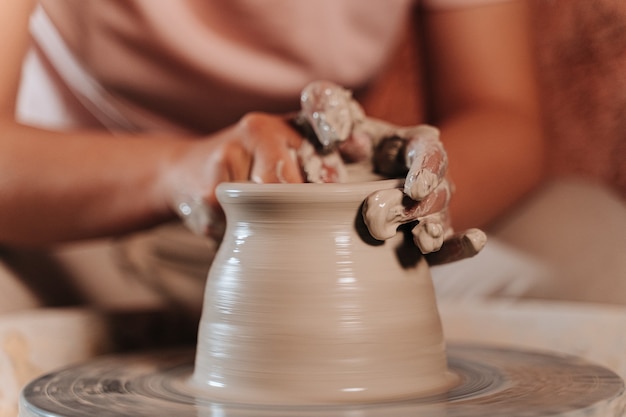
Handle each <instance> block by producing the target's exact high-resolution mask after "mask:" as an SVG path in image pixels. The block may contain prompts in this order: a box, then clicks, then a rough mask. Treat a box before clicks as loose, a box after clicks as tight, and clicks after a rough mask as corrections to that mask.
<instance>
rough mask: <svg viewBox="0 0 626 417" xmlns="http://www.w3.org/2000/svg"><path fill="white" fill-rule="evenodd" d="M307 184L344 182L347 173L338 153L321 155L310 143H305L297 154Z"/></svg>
mask: <svg viewBox="0 0 626 417" xmlns="http://www.w3.org/2000/svg"><path fill="white" fill-rule="evenodd" d="M296 154H297V159H298V163H299V166H300V167H301V169H302V172H303V175H304V178H305V180H306V182H313V183H330V182H344V181H345V180H346V177H347V171H346V168H345V165H344V164H343V160H342V159H341V156H340V155H339V153H338V152H332V153H329V154H325V155H320V154H318V153H317V152H316V150H315V147H314V146H313V145H312V144H311V143H309V142H306V141H305V142H303V143H302V145H301V146H300V148H299V149H298V150H297V152H296Z"/></svg>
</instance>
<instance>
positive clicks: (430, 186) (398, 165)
mask: <svg viewBox="0 0 626 417" xmlns="http://www.w3.org/2000/svg"><path fill="white" fill-rule="evenodd" d="M447 164H448V160H447V155H446V152H445V150H444V148H443V145H442V143H441V141H440V140H439V131H438V130H437V129H435V128H434V127H431V126H427V125H420V126H415V127H412V128H406V129H398V130H397V132H396V133H395V134H394V135H393V136H388V137H386V138H385V139H382V140H381V141H380V142H379V143H378V145H377V146H376V148H375V149H374V165H375V169H376V170H377V171H379V172H380V173H382V174H385V175H387V176H399V175H401V174H403V173H406V178H405V182H404V189H402V190H401V189H387V190H380V191H378V192H376V193H373V194H372V195H370V196H369V197H368V198H367V199H366V201H365V204H364V209H363V215H364V219H365V223H366V224H367V226H368V229H369V231H370V233H371V234H372V236H373V237H374V238H376V239H379V240H386V239H389V238H391V237H393V236H394V235H395V234H396V232H397V229H398V227H399V226H400V225H402V224H407V223H415V225H414V227H413V229H412V234H413V240H414V242H415V244H416V245H417V247H418V248H419V249H420V251H421V252H422V253H423V254H425V255H427V258H428V259H429V262H430V263H431V264H441V263H447V262H452V261H455V260H459V259H464V258H467V257H470V256H473V255H475V254H477V253H478V252H479V251H480V250H481V249H482V248H483V246H484V245H485V242H486V236H485V234H484V233H483V232H482V231H481V230H478V229H470V230H467V231H465V232H463V233H459V234H454V232H453V229H452V226H451V222H450V218H449V212H448V205H449V202H450V197H451V194H452V186H451V184H450V182H449V181H448V180H447V178H446V170H447ZM407 170H408V171H407Z"/></svg>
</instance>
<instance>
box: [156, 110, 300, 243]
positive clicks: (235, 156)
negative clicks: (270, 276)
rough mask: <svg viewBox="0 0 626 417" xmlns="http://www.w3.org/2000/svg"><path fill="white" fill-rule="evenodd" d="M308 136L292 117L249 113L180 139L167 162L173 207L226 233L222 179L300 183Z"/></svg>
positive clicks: (191, 223)
mask: <svg viewBox="0 0 626 417" xmlns="http://www.w3.org/2000/svg"><path fill="white" fill-rule="evenodd" d="M303 142H304V140H303V138H302V136H301V135H300V134H298V133H297V132H296V131H295V130H294V129H293V128H292V127H291V126H290V125H289V123H288V120H287V118H284V117H280V116H275V115H270V114H265V113H250V114H248V115H246V116H244V117H243V118H242V119H241V120H240V121H239V122H238V123H237V124H235V125H233V126H231V127H228V128H226V129H224V130H222V131H220V132H217V133H216V134H214V135H211V136H210V137H208V138H206V139H204V140H190V141H185V142H181V145H180V148H179V152H178V153H177V154H176V155H175V156H174V157H173V158H172V160H171V164H170V165H169V166H168V167H165V168H164V178H165V184H166V187H167V189H168V195H169V196H170V205H171V207H172V209H173V210H174V211H175V212H176V213H177V214H178V215H179V217H181V218H182V220H183V221H184V223H185V224H186V226H187V227H189V228H190V229H191V230H192V231H193V232H195V233H198V234H206V235H210V236H214V237H221V235H222V234H223V228H224V217H223V212H222V210H221V208H220V206H219V203H218V201H217V198H216V196H215V188H216V187H217V185H218V184H219V183H221V182H236V181H253V182H257V183H280V182H282V183H300V182H303V181H304V177H303V173H302V170H301V168H300V163H299V161H298V150H300V149H301V148H302V146H303Z"/></svg>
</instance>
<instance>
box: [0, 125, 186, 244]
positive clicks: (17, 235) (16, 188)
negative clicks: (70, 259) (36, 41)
mask: <svg viewBox="0 0 626 417" xmlns="http://www.w3.org/2000/svg"><path fill="white" fill-rule="evenodd" d="M180 143H181V141H177V140H173V139H166V138H157V137H152V138H148V137H136V136H131V135H128V136H124V137H113V136H112V135H110V134H108V133H104V132H73V133H66V132H64V133H55V132H48V131H43V130H40V129H35V128H30V127H25V126H20V125H17V124H15V123H11V122H8V123H3V124H2V126H1V127H0V243H1V244H18V245H36V244H46V243H52V242H58V241H64V240H73V239H82V238H91V237H98V236H104V235H113V234H119V233H124V232H128V231H131V230H137V229H141V228H144V227H147V226H150V225H152V224H155V223H157V222H160V221H164V220H166V219H168V218H170V217H172V216H173V214H172V212H171V210H170V209H169V207H168V204H167V203H168V202H167V201H166V199H167V198H166V196H165V192H164V184H163V176H162V170H163V167H164V166H165V165H167V164H168V163H169V161H170V159H171V155H174V154H176V149H177V147H179V146H180Z"/></svg>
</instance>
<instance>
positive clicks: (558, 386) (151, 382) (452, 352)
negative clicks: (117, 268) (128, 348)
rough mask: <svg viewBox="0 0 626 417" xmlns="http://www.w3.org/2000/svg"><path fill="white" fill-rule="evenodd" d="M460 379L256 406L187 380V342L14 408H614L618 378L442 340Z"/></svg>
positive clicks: (237, 416) (255, 414) (25, 414)
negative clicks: (433, 389)
mask: <svg viewBox="0 0 626 417" xmlns="http://www.w3.org/2000/svg"><path fill="white" fill-rule="evenodd" d="M448 358H449V365H450V370H451V371H452V372H455V373H456V374H458V375H459V376H460V380H461V381H460V383H459V384H458V385H457V386H456V387H454V388H453V389H451V390H450V391H449V392H448V393H446V394H444V395H438V396H433V397H421V398H413V399H406V400H401V401H392V402H386V403H372V404H359V405H328V406H322V405H302V406H280V405H276V406H259V405H250V404H243V403H242V404H224V403H218V402H214V401H211V399H210V398H207V397H206V393H203V392H202V391H201V390H200V389H199V388H197V387H193V386H192V385H191V384H190V383H189V378H190V376H191V374H192V372H193V361H194V352H193V351H191V350H190V351H183V352H157V353H149V354H141V355H121V356H109V357H102V358H99V359H96V360H94V361H92V362H89V363H85V364H82V365H77V366H73V367H69V368H66V369H63V370H60V371H58V372H55V373H51V374H48V375H45V376H43V377H41V378H39V379H37V380H35V381H33V382H31V383H30V384H29V385H28V386H26V387H25V388H24V390H23V392H22V397H21V399H20V417H41V416H46V417H53V416H59V417H60V416H64V417H78V416H81V417H82V416H85V415H91V416H102V417H106V416H151V417H154V416H176V417H188V416H189V417H190V416H194V417H195V416H203V417H209V416H213V417H218V416H219V417H269V416H273V417H287V416H290V417H313V416H315V417H325V416H339V417H344V416H345V417H355V416H358V417H378V416H380V417H396V416H397V417H400V416H417V415H419V416H427V417H443V416H446V417H457V416H458V417H460V416H547V415H550V416H554V415H558V416H593V415H602V416H617V415H622V414H623V413H624V412H625V410H626V399H624V395H623V392H624V383H623V381H622V379H621V378H620V377H619V376H618V375H616V374H615V373H613V372H612V371H610V370H608V369H606V368H603V367H600V366H597V365H594V364H591V363H589V362H586V361H584V360H581V359H579V358H576V357H572V356H563V355H557V354H551V353H546V352H536V351H525V350H511V349H498V348H492V347H484V346H474V345H452V346H450V347H449V348H448Z"/></svg>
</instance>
